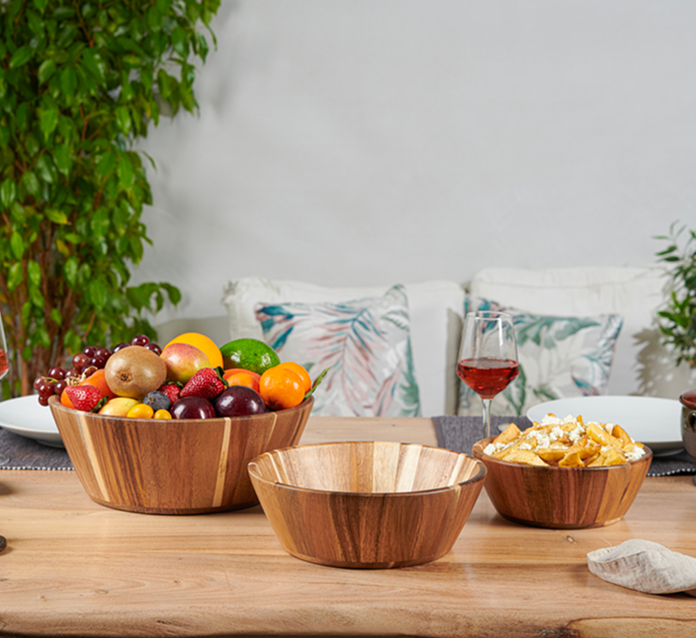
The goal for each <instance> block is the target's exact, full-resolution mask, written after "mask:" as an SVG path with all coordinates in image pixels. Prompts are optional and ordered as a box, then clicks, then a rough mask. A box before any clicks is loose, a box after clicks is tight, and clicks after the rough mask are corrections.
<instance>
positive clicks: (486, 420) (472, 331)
mask: <svg viewBox="0 0 696 638" xmlns="http://www.w3.org/2000/svg"><path fill="white" fill-rule="evenodd" d="M461 356H462V358H461V360H460V361H459V362H458V363H457V374H458V375H459V377H460V378H461V379H462V381H464V383H466V384H467V385H468V386H469V387H470V388H471V389H472V390H473V391H474V392H476V394H478V395H479V396H480V397H481V400H482V402H483V427H484V436H485V437H489V436H490V435H491V403H492V401H493V398H494V397H495V396H496V395H497V394H499V393H500V392H502V391H503V390H504V389H505V388H507V387H508V385H509V384H510V383H511V382H512V381H513V380H514V379H515V378H516V377H517V375H518V374H519V371H520V367H519V363H518V361H517V340H516V338H515V328H514V326H513V323H512V317H511V316H510V315H509V314H507V313H504V312H497V311H480V312H476V313H473V312H470V313H468V314H467V315H466V319H465V321H464V334H463V337H462V351H461Z"/></svg>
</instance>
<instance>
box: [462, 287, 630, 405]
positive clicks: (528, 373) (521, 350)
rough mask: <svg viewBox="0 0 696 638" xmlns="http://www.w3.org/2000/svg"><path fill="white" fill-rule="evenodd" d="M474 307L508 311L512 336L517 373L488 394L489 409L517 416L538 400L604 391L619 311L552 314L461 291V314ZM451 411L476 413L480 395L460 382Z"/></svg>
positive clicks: (476, 308) (615, 337) (620, 323)
mask: <svg viewBox="0 0 696 638" xmlns="http://www.w3.org/2000/svg"><path fill="white" fill-rule="evenodd" d="M477 310H504V311H505V312H507V313H509V314H511V315H512V317H513V324H514V326H515V334H516V337H517V356H518V359H519V363H520V374H519V376H518V377H517V379H515V380H514V381H513V382H512V383H511V384H510V385H509V386H508V387H507V388H506V389H505V390H503V391H502V392H501V393H500V394H499V395H498V396H496V397H495V398H494V399H493V404H492V406H491V414H494V415H498V416H515V415H517V416H519V415H524V414H526V413H527V410H528V409H529V408H531V407H532V406H533V405H536V404H537V403H543V402H544V401H552V400H553V399H560V398H564V397H573V396H593V395H599V394H605V393H606V388H607V384H608V383H609V375H610V373H611V365H612V361H613V358H614V349H615V347H616V340H617V339H618V336H619V332H620V330H621V325H622V323H623V320H622V318H621V316H620V315H617V314H607V315H595V316H590V317H555V316H551V315H538V314H533V313H530V312H526V311H524V310H519V309H516V308H510V307H504V306H502V305H501V304H498V303H496V302H495V301H490V300H487V299H480V298H477V297H467V299H466V301H465V303H464V314H465V315H466V313H467V312H475V311H477ZM460 358H461V357H460ZM457 413H458V414H460V415H478V414H481V399H480V398H479V396H478V395H477V394H476V393H475V392H474V391H473V390H471V389H470V388H469V387H468V386H467V385H466V384H465V383H463V382H460V385H459V407H458V412H457ZM558 416H567V415H565V414H563V415H558ZM574 416H577V415H574Z"/></svg>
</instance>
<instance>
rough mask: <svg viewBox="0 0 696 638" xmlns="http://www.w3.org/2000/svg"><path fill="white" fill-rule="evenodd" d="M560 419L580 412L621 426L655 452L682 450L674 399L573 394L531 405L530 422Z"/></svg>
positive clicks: (678, 410) (678, 405)
mask: <svg viewBox="0 0 696 638" xmlns="http://www.w3.org/2000/svg"><path fill="white" fill-rule="evenodd" d="M549 413H552V414H555V415H556V416H557V417H559V418H561V419H562V418H564V417H566V416H568V415H570V416H574V417H577V416H578V415H582V418H583V420H584V421H598V422H600V423H615V424H618V425H620V426H621V427H622V428H623V429H624V430H626V432H627V433H628V434H629V435H630V436H631V438H632V439H633V440H634V441H640V442H641V443H645V445H647V446H648V447H649V448H650V449H651V450H652V451H653V453H654V454H655V455H658V456H659V455H661V454H674V453H675V452H679V450H682V449H684V444H683V443H682V436H681V422H680V421H681V403H679V401H676V400H674V399H660V398H656V397H634V396H609V397H607V396H598V397H572V398H567V399H556V400H555V401H547V402H546V403H540V404H538V405H535V406H532V407H531V408H529V410H528V411H527V418H528V419H530V420H531V421H541V419H543V418H544V417H545V416H546V415H547V414H549Z"/></svg>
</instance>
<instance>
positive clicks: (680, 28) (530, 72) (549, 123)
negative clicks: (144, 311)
mask: <svg viewBox="0 0 696 638" xmlns="http://www.w3.org/2000/svg"><path fill="white" fill-rule="evenodd" d="M222 5H223V6H222V7H221V9H220V12H219V14H218V16H217V18H216V19H215V21H214V23H213V29H214V31H215V33H216V35H217V38H218V45H219V46H218V49H217V51H213V52H212V53H211V55H210V57H209V60H208V62H207V64H206V65H205V66H204V67H203V68H202V69H201V71H200V73H199V75H198V78H197V83H196V90H197V97H198V101H199V103H200V107H201V108H200V114H199V116H191V115H189V114H180V115H179V116H177V117H176V118H175V120H166V119H163V121H162V122H161V124H160V126H159V127H158V128H157V129H154V130H153V131H152V132H151V134H150V137H149V138H148V139H147V140H145V141H144V142H143V143H142V144H141V148H142V149H144V150H146V151H147V152H148V153H149V154H150V155H151V156H152V157H153V159H154V160H155V162H156V164H157V167H158V170H157V172H151V174H150V177H151V183H152V186H153V195H154V206H153V207H152V208H150V209H148V210H147V211H146V213H145V215H144V222H145V223H146V225H147V227H148V231H149V235H150V236H151V238H152V239H153V240H154V247H153V248H149V249H148V250H147V251H146V257H145V259H144V260H143V263H142V265H141V267H140V268H139V269H138V270H137V271H136V273H135V280H136V281H147V280H163V281H169V282H171V283H173V284H175V285H177V286H179V287H180V288H181V290H182V292H183V293H184V301H183V303H182V304H181V305H180V307H179V309H178V310H177V311H176V312H171V311H166V312H164V313H163V314H162V315H161V317H160V318H159V319H160V320H165V319H171V318H176V317H205V316H209V315H222V314H224V312H225V309H224V307H223V306H222V304H221V303H220V298H221V291H222V286H223V284H224V282H226V281H227V280H228V279H231V278H237V277H241V276H250V275H259V276H264V277H269V278H283V279H300V280H308V281H312V282H315V283H319V284H336V285H366V284H390V283H397V282H402V283H411V282H418V281H425V280H428V279H453V280H455V281H458V282H465V281H467V280H468V279H469V278H470V277H471V276H472V275H473V274H474V273H475V272H476V271H477V270H478V269H479V268H481V267H483V266H489V265H496V264H498V265H503V266H522V267H550V266H557V265H563V266H575V265H590V264H596V265H616V266H623V265H631V266H640V265H646V264H651V263H654V262H655V258H654V253H655V252H656V250H658V249H659V248H661V247H662V244H661V243H659V242H657V241H656V240H654V239H653V236H654V235H656V234H664V233H665V232H666V231H667V230H668V227H669V224H670V223H671V222H672V221H673V220H675V219H681V220H682V221H685V222H687V223H690V224H691V225H692V226H693V224H694V222H695V220H696V215H695V214H694V202H696V179H694V175H696V144H695V143H694V141H695V140H696V82H695V81H694V78H695V77H696V38H695V37H694V33H696V3H694V2H692V1H690V0H682V1H679V0H662V1H660V2H658V1H654V0H653V1H647V0H572V1H562V2H559V1H558V0H525V1H524V2H519V1H516V0H485V1H484V0H479V1H478V2H474V1H472V0H466V1H462V0H435V1H433V0H431V1H427V2H426V1H425V0H421V1H416V0H331V1H329V2H327V1H325V0H293V2H281V1H280V0H275V1H272V0H240V1H238V2H231V1H228V0H223V3H222Z"/></svg>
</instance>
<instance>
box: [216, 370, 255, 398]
mask: <svg viewBox="0 0 696 638" xmlns="http://www.w3.org/2000/svg"><path fill="white" fill-rule="evenodd" d="M222 378H223V379H225V381H227V384H228V385H245V386H246V387H247V388H251V389H252V390H255V391H256V392H258V391H259V380H260V379H261V375H260V374H257V373H256V372H252V371H251V370H245V369H244V368H230V369H229V370H225V374H223V375H222Z"/></svg>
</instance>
